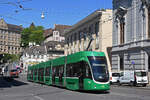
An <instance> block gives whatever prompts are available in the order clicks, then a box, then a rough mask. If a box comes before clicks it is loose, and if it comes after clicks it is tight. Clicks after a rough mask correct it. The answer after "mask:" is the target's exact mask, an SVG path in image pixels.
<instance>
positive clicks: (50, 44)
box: [44, 24, 71, 59]
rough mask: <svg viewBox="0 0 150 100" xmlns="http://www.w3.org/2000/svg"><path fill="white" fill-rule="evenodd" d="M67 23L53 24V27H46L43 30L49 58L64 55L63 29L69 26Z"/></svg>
mask: <svg viewBox="0 0 150 100" xmlns="http://www.w3.org/2000/svg"><path fill="white" fill-rule="evenodd" d="M70 27H71V26H68V25H60V24H54V28H50V29H46V30H45V32H44V37H45V40H44V45H45V46H46V48H47V54H48V55H49V59H55V58H58V57H61V56H64V42H65V36H64V30H65V29H68V28H70Z"/></svg>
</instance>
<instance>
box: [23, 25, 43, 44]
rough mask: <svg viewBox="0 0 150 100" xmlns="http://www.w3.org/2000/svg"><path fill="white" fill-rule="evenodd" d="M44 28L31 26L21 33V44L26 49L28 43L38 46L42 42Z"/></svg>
mask: <svg viewBox="0 0 150 100" xmlns="http://www.w3.org/2000/svg"><path fill="white" fill-rule="evenodd" d="M43 32H44V28H43V27H42V26H31V27H29V28H25V29H24V30H23V31H22V38H21V43H22V44H23V45H24V47H27V46H28V44H29V42H35V43H36V44H40V43H41V42H42V41H43V40H44V37H43Z"/></svg>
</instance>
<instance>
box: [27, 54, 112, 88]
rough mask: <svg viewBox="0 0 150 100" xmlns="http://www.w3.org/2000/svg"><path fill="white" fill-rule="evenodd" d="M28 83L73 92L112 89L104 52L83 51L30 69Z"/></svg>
mask: <svg viewBox="0 0 150 100" xmlns="http://www.w3.org/2000/svg"><path fill="white" fill-rule="evenodd" d="M27 79H28V81H32V82H37V83H42V84H46V85H55V86H61V87H66V88H67V89H71V90H102V91H106V90H109V89H110V84H109V72H108V68H107V61H106V58H105V54H104V53H103V52H94V51H82V52H77V53H74V54H71V55H68V56H64V57H60V58H56V59H54V60H50V61H47V62H42V63H40V64H37V65H33V66H29V67H28V75H27Z"/></svg>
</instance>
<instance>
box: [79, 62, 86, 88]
mask: <svg viewBox="0 0 150 100" xmlns="http://www.w3.org/2000/svg"><path fill="white" fill-rule="evenodd" d="M84 65H85V64H84V62H80V64H79V66H80V67H79V88H80V89H83V79H84V76H85V66H84Z"/></svg>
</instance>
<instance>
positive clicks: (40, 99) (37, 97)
mask: <svg viewBox="0 0 150 100" xmlns="http://www.w3.org/2000/svg"><path fill="white" fill-rule="evenodd" d="M34 97H35V98H36V99H39V100H44V99H43V98H41V97H39V96H34Z"/></svg>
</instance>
